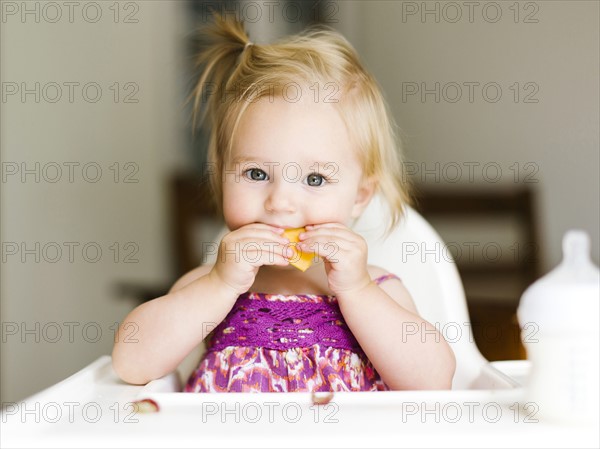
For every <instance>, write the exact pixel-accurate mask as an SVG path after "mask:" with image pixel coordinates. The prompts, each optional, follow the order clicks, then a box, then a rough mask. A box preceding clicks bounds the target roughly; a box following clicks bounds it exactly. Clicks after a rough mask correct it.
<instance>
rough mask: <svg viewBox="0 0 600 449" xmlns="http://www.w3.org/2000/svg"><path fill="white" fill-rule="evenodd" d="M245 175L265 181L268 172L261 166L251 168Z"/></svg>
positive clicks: (253, 179)
mask: <svg viewBox="0 0 600 449" xmlns="http://www.w3.org/2000/svg"><path fill="white" fill-rule="evenodd" d="M244 176H245V177H246V178H248V179H250V180H252V181H264V180H266V179H267V174H266V173H265V172H264V171H263V170H261V169H260V168H249V169H248V170H246V171H245V172H244Z"/></svg>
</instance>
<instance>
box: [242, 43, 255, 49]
mask: <svg viewBox="0 0 600 449" xmlns="http://www.w3.org/2000/svg"><path fill="white" fill-rule="evenodd" d="M251 45H254V43H253V42H247V43H246V45H245V46H244V50H245V49H247V48H248V47H250V46H251Z"/></svg>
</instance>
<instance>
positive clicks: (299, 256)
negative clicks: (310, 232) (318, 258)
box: [283, 228, 315, 271]
mask: <svg viewBox="0 0 600 449" xmlns="http://www.w3.org/2000/svg"><path fill="white" fill-rule="evenodd" d="M304 231H306V229H305V228H292V229H286V230H285V231H283V235H284V236H285V237H287V238H288V239H289V241H290V243H291V246H292V247H293V250H294V253H295V254H294V255H293V256H292V258H291V259H290V265H292V266H294V267H296V268H298V269H299V270H300V271H306V270H308V267H310V266H311V265H312V262H313V257H314V255H315V253H308V252H304V251H302V250H301V249H300V248H298V247H297V246H296V244H297V243H298V242H299V241H300V240H299V239H298V236H299V235H300V234H302V233H303V232H304Z"/></svg>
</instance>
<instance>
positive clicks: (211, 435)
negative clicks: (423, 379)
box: [0, 356, 599, 448]
mask: <svg viewBox="0 0 600 449" xmlns="http://www.w3.org/2000/svg"><path fill="white" fill-rule="evenodd" d="M528 368H529V363H528V362H527V361H509V362H492V363H490V364H488V365H486V367H485V368H484V369H483V370H482V373H481V376H480V379H479V385H481V386H482V389H476V390H449V391H394V392H373V393H371V392H349V393H335V394H334V397H333V399H332V400H331V401H330V402H329V403H328V404H324V405H313V404H312V398H311V395H310V394H309V393H229V394H224V393H216V394H208V393H203V394H192V393H181V392H177V391H178V390H179V388H180V385H179V379H178V377H177V375H176V374H171V375H169V376H165V377H164V378H162V379H158V380H155V381H153V382H150V383H149V384H148V385H146V386H132V385H128V384H125V383H123V382H122V381H121V380H119V378H118V377H117V375H116V373H115V372H114V371H113V369H112V365H111V359H110V357H109V356H103V357H101V358H99V359H98V360H96V361H95V362H93V363H91V364H90V365H89V366H87V367H86V368H84V369H83V370H81V371H79V372H78V373H76V374H74V375H73V376H71V377H69V378H67V379H65V380H64V381H62V382H60V383H58V384H56V385H54V386H52V387H50V388H48V389H46V390H44V391H42V392H40V393H38V394H36V395H34V396H32V397H30V398H28V399H25V400H24V401H21V402H17V403H8V404H7V403H5V404H3V410H2V415H1V423H2V424H1V427H2V432H1V433H0V435H1V436H0V443H1V444H0V446H2V447H63V448H64V447H128V448H131V447H204V446H207V447H231V446H242V447H282V446H286V447H308V446H309V445H310V446H318V447H324V446H327V447H369V446H377V447H390V446H393V447H461V448H465V447H478V448H479V447H598V443H599V437H598V428H597V427H596V428H585V427H580V428H579V427H567V426H559V425H556V424H553V423H549V422H545V421H543V420H542V419H540V418H539V417H537V416H536V415H537V411H536V409H535V404H533V405H532V404H528V403H527V401H526V397H525V395H524V389H523V387H521V386H519V383H518V381H519V380H520V381H524V380H525V379H526V377H527V372H528ZM502 371H504V373H502ZM141 399H152V400H154V401H155V402H156V403H158V405H159V411H158V412H155V413H134V412H133V411H132V410H133V408H132V405H131V403H132V402H134V401H137V400H141Z"/></svg>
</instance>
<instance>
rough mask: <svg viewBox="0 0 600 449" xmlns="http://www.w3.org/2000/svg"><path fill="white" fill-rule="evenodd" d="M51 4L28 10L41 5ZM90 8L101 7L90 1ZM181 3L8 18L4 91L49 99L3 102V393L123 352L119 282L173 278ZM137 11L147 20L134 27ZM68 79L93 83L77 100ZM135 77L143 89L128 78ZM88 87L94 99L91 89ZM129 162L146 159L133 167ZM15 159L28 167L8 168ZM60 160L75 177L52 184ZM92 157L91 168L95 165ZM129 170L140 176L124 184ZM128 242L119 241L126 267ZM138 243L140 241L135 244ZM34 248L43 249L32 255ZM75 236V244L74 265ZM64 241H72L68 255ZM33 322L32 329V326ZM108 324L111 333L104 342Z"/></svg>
mask: <svg viewBox="0 0 600 449" xmlns="http://www.w3.org/2000/svg"><path fill="white" fill-rule="evenodd" d="M3 3H4V4H5V3H8V2H3ZM10 3H15V4H16V5H17V6H19V7H20V5H21V2H10ZM44 3H45V2H29V5H30V6H31V8H32V9H33V8H34V7H35V6H34V4H38V7H39V5H41V4H44ZM86 3H91V2H84V3H81V5H84V4H86ZM178 3H179V2H168V1H164V2H161V1H158V2H135V4H136V5H138V6H139V10H137V11H135V10H133V9H131V8H130V9H128V10H125V9H122V10H121V11H120V12H121V15H120V16H119V19H118V23H115V22H114V15H113V14H114V10H110V9H109V8H108V7H109V6H110V5H112V2H99V3H98V4H99V5H101V6H102V17H101V18H100V20H98V21H97V22H96V23H92V22H89V21H86V18H87V19H90V20H94V14H95V11H94V10H93V9H89V10H87V16H86V18H84V17H82V15H81V14H82V10H81V8H79V9H76V10H75V11H74V12H75V14H74V15H73V19H74V20H73V23H69V21H68V15H66V16H63V19H62V20H61V21H59V22H57V23H50V22H48V21H47V20H45V17H48V18H50V19H52V18H53V17H55V16H54V14H55V13H54V11H51V10H46V11H45V13H46V15H43V14H44V12H43V10H42V9H40V16H39V17H40V23H36V22H35V16H33V15H30V16H26V17H25V18H26V20H25V21H23V20H22V19H21V17H20V15H19V14H17V15H16V16H12V15H5V16H3V17H4V18H5V23H2V24H1V29H2V35H1V37H0V39H1V45H2V48H1V53H2V61H1V68H2V82H3V83H4V84H3V88H4V91H5V93H6V92H8V89H10V86H12V84H11V85H8V84H6V83H17V85H18V86H19V89H20V88H21V83H26V87H27V88H33V87H34V84H35V83H36V82H38V83H40V94H41V96H40V100H39V103H36V101H35V97H34V96H33V95H28V96H26V98H25V101H24V102H23V101H22V100H21V98H20V95H18V94H17V95H8V96H7V97H6V101H3V102H2V114H1V117H2V123H1V128H2V136H1V146H2V162H3V164H4V165H3V171H4V174H5V175H6V176H7V177H6V180H5V181H6V182H3V183H2V185H1V188H2V193H1V203H2V206H1V207H2V231H1V232H2V242H3V243H4V245H5V247H4V251H3V255H4V257H5V258H6V263H2V285H1V294H2V309H1V312H2V323H3V326H4V328H3V330H2V332H3V333H2V335H3V339H4V341H3V342H2V353H1V364H2V371H1V376H0V378H1V382H2V383H1V387H2V390H1V393H2V400H3V401H12V400H18V399H21V398H23V397H25V396H26V395H30V394H32V393H34V392H36V391H39V390H40V389H42V388H44V387H46V386H49V385H51V384H53V383H55V382H57V381H59V380H61V379H63V378H64V377H66V376H67V375H70V374H72V373H74V372H75V371H77V370H79V369H81V368H82V367H83V366H85V365H86V364H87V363H89V362H91V361H93V360H95V359H96V358H97V357H98V356H100V355H102V354H109V353H110V351H111V349H112V339H113V330H112V329H114V327H113V325H114V323H115V322H118V321H120V320H122V319H123V317H124V316H125V314H126V313H127V312H128V310H130V309H131V308H132V306H133V303H132V302H130V301H127V300H124V299H118V298H117V295H116V294H115V292H114V290H113V287H114V286H115V283H116V282H118V281H121V280H124V281H140V282H142V283H147V284H159V285H160V283H162V282H166V281H167V280H170V278H171V276H172V275H173V274H172V273H171V272H170V271H169V270H170V269H169V262H170V261H169V259H168V257H169V253H168V246H167V245H168V241H167V240H166V238H165V235H166V231H167V225H168V222H167V220H168V216H167V215H166V213H165V208H166V191H165V182H166V179H165V175H166V174H167V173H168V171H169V170H170V169H171V168H172V167H174V166H176V165H178V164H181V163H182V161H183V160H185V159H184V154H183V152H182V149H181V147H182V145H181V143H180V142H179V139H180V135H181V127H182V126H183V125H182V124H181V123H180V122H181V121H180V118H179V114H180V98H179V97H180V96H181V95H180V93H179V92H180V90H181V89H180V88H181V83H182V81H183V80H182V79H181V73H180V72H181V70H180V67H178V64H180V59H179V57H178V53H179V52H181V51H182V50H183V42H182V36H181V33H182V30H183V29H184V27H182V26H181V24H182V23H183V17H182V16H181V11H180V10H179V9H178V8H177V6H176V5H177V4H178ZM58 4H60V5H62V3H61V2H59V3H58ZM132 4H133V2H132ZM3 7H6V5H3ZM64 8H65V9H64V10H63V13H64V14H68V9H67V7H66V6H65V7H64ZM5 11H6V10H5ZM130 13H133V15H132V16H129V19H130V20H131V19H135V20H137V21H138V22H137V23H126V22H125V19H126V18H127V17H128V16H127V14H130ZM53 82H55V83H58V84H59V85H60V86H62V87H63V88H64V90H63V96H62V98H61V99H60V100H59V101H57V102H54V103H52V102H51V101H49V100H51V99H53V98H55V95H56V92H57V91H56V90H55V89H54V90H53V88H52V84H51V83H53ZM69 82H75V83H80V86H79V88H77V87H75V89H74V94H73V102H72V103H70V102H69V99H68V96H69V92H68V87H66V86H68V84H67V85H65V84H64V83H69ZM115 82H118V83H120V89H119V90H120V98H119V99H118V102H117V103H115V102H114V97H113V95H114V88H113V90H112V91H111V90H110V87H111V86H113V85H114V83H115ZM128 82H131V83H134V85H130V86H126V85H125V83H128ZM86 83H98V85H99V86H100V87H101V88H102V95H101V97H100V98H99V100H98V101H97V102H95V103H91V102H87V101H86V100H85V99H84V98H83V96H82V93H81V86H82V85H84V84H86ZM131 86H133V87H131ZM134 88H135V89H137V91H136V92H135V94H134V95H133V96H132V97H130V100H138V102H137V103H131V102H129V103H126V102H124V99H125V97H124V95H126V94H130V93H134ZM88 93H89V95H90V97H91V96H93V95H94V91H93V90H91V89H90V90H89V91H88ZM88 98H89V97H88ZM129 162H131V163H133V164H134V165H130V166H127V165H125V164H127V163H129ZM22 163H25V164H27V165H26V167H27V168H29V169H33V170H34V172H35V171H36V168H35V167H36V166H35V164H36V163H39V170H37V173H38V174H39V176H40V182H36V179H35V173H34V174H32V175H27V176H26V178H25V182H22V181H21V177H20V175H21V168H22V167H21V164H22ZM65 163H67V164H69V163H73V164H79V165H72V166H73V167H74V171H73V182H72V183H71V182H69V171H68V165H65ZM114 163H117V164H118V165H117V166H114V165H113V164H114ZM13 164H16V166H17V167H18V169H19V173H17V174H16V175H9V174H8V172H9V171H11V170H13V168H14V165H13ZM54 164H58V166H59V167H61V168H62V177H61V178H60V180H58V181H57V182H54V183H52V182H48V181H46V179H54V178H55V177H56V176H57V171H56V170H55V167H56V165H54ZM85 164H92V165H89V166H88V168H87V170H89V171H87V172H85V173H83V171H82V168H83V166H84V165H85ZM95 167H100V168H101V169H102V174H101V176H100V177H99V180H98V181H97V182H91V181H88V180H86V179H84V177H83V176H84V174H85V175H86V176H88V179H92V178H95V177H96V172H95V170H94V168H95ZM111 167H112V169H111ZM116 167H118V168H119V175H118V176H119V178H118V182H115V180H114V177H115V174H116V171H115V168H116ZM126 175H130V177H129V178H127V180H137V181H138V182H137V183H126V182H124V181H125V180H126ZM36 242H39V243H40V250H39V251H36V250H35V244H36ZM68 242H74V243H72V244H71V243H68ZM115 242H117V244H118V246H117V247H118V248H119V250H120V251H119V254H118V256H117V257H118V259H117V262H116V263H115V261H114V258H115V256H116V248H117V247H115V246H113V245H114V243H115ZM128 242H133V244H134V245H133V246H129V247H126V246H125V245H126V244H127V243H128ZM13 243H15V244H16V245H17V246H18V247H19V250H18V253H17V254H15V255H11V254H9V253H12V252H14V247H13V246H12V244H13ZM22 243H24V244H25V245H26V247H27V248H33V249H34V252H33V253H32V254H29V255H26V256H25V262H22V261H21V257H22V256H23V253H22V252H21V248H20V245H21V244H22ZM88 243H90V244H91V245H88V248H87V249H88V251H89V252H88V253H87V254H86V255H85V257H88V259H90V260H92V259H93V258H95V257H96V256H95V252H94V248H96V247H100V248H101V250H102V255H101V257H100V258H99V260H98V261H97V262H95V263H94V262H88V261H86V260H85V258H84V255H83V254H82V248H83V247H84V245H86V244H88ZM69 245H71V246H72V247H73V248H74V249H75V251H74V254H73V258H72V260H73V262H71V261H70V255H69V251H68V248H69ZM75 245H78V246H75ZM44 246H45V251H44ZM56 247H60V248H61V249H62V255H61V256H58V253H57V252H56ZM136 249H137V250H138V251H137V253H136V254H135V256H133V257H132V258H130V259H137V262H133V263H125V259H127V255H131V253H132V251H134V250H136ZM36 253H37V256H39V257H40V260H39V262H36V260H35V257H36ZM52 260H56V261H55V262H54V263H52ZM54 323H56V324H54ZM65 323H75V324H65ZM36 326H38V327H37V330H36ZM86 326H87V327H86ZM84 327H85V329H86V332H85V333H84V332H83V329H84ZM27 329H29V330H33V332H32V333H29V334H28V333H24V334H22V331H26V330H27ZM70 329H72V330H73V334H72V337H71V336H70V335H69V333H70ZM97 329H100V330H101V331H102V336H101V338H99V339H98V341H95V340H96V339H97V336H96V332H97ZM13 332H16V334H14V335H13ZM57 332H61V335H59V334H58V333H57ZM36 338H38V339H39V342H36ZM71 340H72V342H71Z"/></svg>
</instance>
